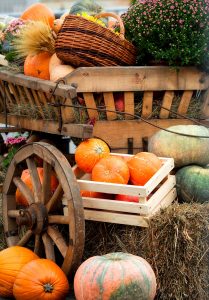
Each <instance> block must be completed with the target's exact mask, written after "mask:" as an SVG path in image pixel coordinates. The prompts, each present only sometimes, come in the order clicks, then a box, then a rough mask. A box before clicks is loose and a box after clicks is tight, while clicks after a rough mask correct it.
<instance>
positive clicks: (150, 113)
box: [0, 67, 209, 153]
mask: <svg viewBox="0 0 209 300" xmlns="http://www.w3.org/2000/svg"><path fill="white" fill-rule="evenodd" d="M208 87H209V75H208V74H206V73H204V72H201V71H199V70H197V69H196V68H192V67H191V68H190V67H187V68H178V69H174V68H170V67H89V68H78V69H76V70H75V71H73V72H72V73H70V74H69V75H67V76H66V77H65V78H64V80H63V81H60V83H59V84H57V85H56V84H55V83H52V82H51V81H44V80H39V79H36V78H31V77H27V76H25V75H23V74H14V73H13V72H10V71H6V70H3V69H2V70H1V71H0V109H1V112H0V122H1V123H7V124H8V125H13V126H16V127H18V128H24V129H27V130H34V131H41V132H47V133H52V134H59V135H70V136H75V137H79V138H87V137H90V136H92V135H93V136H97V137H100V138H102V139H103V140H105V141H106V142H107V143H108V144H109V145H110V147H111V148H112V149H113V151H114V152H117V151H119V152H124V153H127V152H129V153H132V152H137V151H139V150H141V149H142V148H143V143H144V141H146V138H148V137H149V136H150V135H152V134H153V133H154V132H156V131H157V130H159V128H166V127H169V126H172V125H177V124H193V123H194V121H193V119H195V120H196V121H197V120H198V121H201V123H202V124H204V123H206V124H208V119H209V95H208ZM76 93H78V95H79V98H81V99H82V103H81V102H79V101H77V98H76V97H77V94H76ZM117 93H121V95H122V96H121V97H122V98H123V100H124V108H123V111H122V112H121V111H120V112H119V111H117V107H116V105H115V101H114V99H115V94H117ZM195 105H196V106H195ZM197 106H198V108H197ZM138 108H139V109H138ZM195 109H196V110H198V113H197V114H196V115H195V116H192V117H191V115H190V114H189V113H191V112H194V110H195ZM91 124H94V126H92V125H91ZM119 132H120V134H118V133H119ZM121 135H122V136H123V138H122V139H121Z"/></svg>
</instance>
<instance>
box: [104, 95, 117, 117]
mask: <svg viewBox="0 0 209 300" xmlns="http://www.w3.org/2000/svg"><path fill="white" fill-rule="evenodd" d="M103 96H104V102H105V107H106V110H107V112H106V114H107V120H108V121H109V120H115V119H117V113H116V109H115V101H114V96H113V93H112V92H105V93H103ZM108 110H111V111H108Z"/></svg>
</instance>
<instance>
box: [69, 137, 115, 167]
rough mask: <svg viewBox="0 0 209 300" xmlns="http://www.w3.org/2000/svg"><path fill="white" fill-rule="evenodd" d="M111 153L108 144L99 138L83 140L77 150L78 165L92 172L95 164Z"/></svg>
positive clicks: (76, 159)
mask: <svg viewBox="0 0 209 300" xmlns="http://www.w3.org/2000/svg"><path fill="white" fill-rule="evenodd" d="M109 154H110V149H109V147H108V145H107V144H106V143H105V142H104V141H102V140H100V139H97V138H90V139H86V140H84V141H83V142H81V143H80V144H79V145H78V147H77V148H76V151H75V161H76V164H77V166H78V167H79V168H80V169H81V170H82V171H84V172H86V173H91V171H92V169H93V167H94V166H95V164H96V163H97V162H98V161H99V160H100V159H101V158H103V157H106V156H108V155H109Z"/></svg>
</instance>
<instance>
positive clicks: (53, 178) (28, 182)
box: [15, 167, 58, 206]
mask: <svg viewBox="0 0 209 300" xmlns="http://www.w3.org/2000/svg"><path fill="white" fill-rule="evenodd" d="M37 171H38V175H39V178H40V182H41V183H43V179H44V178H43V175H44V169H43V168H39V167H38V168H37ZM21 179H22V181H23V182H24V183H25V184H26V185H27V186H28V188H29V189H30V190H31V191H33V183H32V180H31V176H30V172H29V170H28V169H25V170H23V172H22V175H21ZM57 186H58V180H57V178H56V176H55V175H54V174H52V175H51V194H53V193H54V191H55V190H56V188H57ZM15 196H16V203H17V204H18V205H23V206H28V201H27V199H26V198H25V197H24V196H23V195H22V193H21V192H20V190H19V189H17V190H16V195H15Z"/></svg>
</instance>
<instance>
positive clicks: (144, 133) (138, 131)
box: [93, 119, 209, 153]
mask: <svg viewBox="0 0 209 300" xmlns="http://www.w3.org/2000/svg"><path fill="white" fill-rule="evenodd" d="M150 123H151V124H153V126H152V125H150V124H147V123H145V122H142V121H136V120H133V121H120V122H115V121H108V122H107V121H97V122H96V123H95V125H94V128H93V136H97V137H99V138H101V139H103V140H104V141H105V142H106V143H107V144H108V145H110V147H111V149H112V151H113V152H120V153H127V152H128V138H130V137H131V138H133V147H134V151H133V152H134V153H137V152H139V151H142V149H143V143H142V138H149V137H150V136H152V135H153V134H154V133H156V132H157V131H158V130H159V128H157V127H155V126H160V127H162V128H168V127H170V126H174V125H186V124H194V122H192V121H190V120H185V119H162V120H160V119H152V120H150ZM202 123H203V124H206V125H209V121H202ZM119 132H121V133H122V135H123V138H121V135H120V134H118V133H119Z"/></svg>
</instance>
